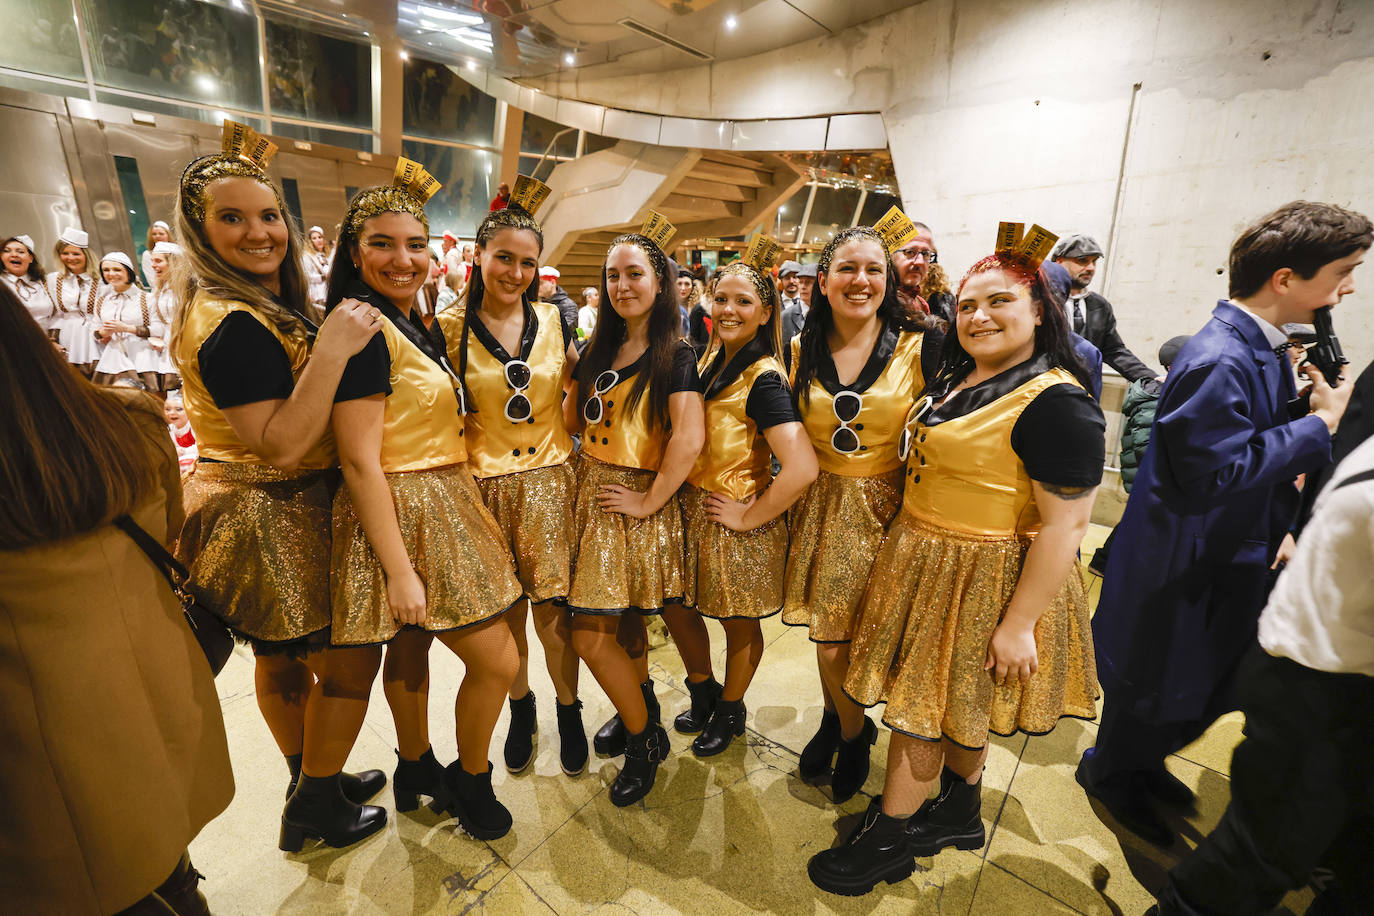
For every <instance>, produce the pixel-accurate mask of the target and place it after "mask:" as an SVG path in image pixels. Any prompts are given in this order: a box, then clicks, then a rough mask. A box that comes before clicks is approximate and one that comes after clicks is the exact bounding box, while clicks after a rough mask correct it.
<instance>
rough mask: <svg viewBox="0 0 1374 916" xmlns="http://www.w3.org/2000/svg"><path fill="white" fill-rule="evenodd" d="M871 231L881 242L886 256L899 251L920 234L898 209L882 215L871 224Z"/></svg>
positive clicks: (914, 225)
mask: <svg viewBox="0 0 1374 916" xmlns="http://www.w3.org/2000/svg"><path fill="white" fill-rule="evenodd" d="M873 231H874V232H876V233H878V237H879V238H880V239H882V240H883V247H884V248H886V249H887V253H888V254H892V252H894V251H900V250H901V248H902V246H903V245H905V244H906V243H907V242H909V241H911V240H912V239H914V238H916V236H917V235H919V234H920V230H919V229H917V228H916V224H915V223H913V222H912V221H911V219H910V217H908V216H907V215H906V214H905V213H903V212H902V210H901V208H900V207H893V208H892V209H890V210H888V211H887V212H886V213H884V214H883V218H882V219H880V220H878V221H877V222H876V223H874V224H873Z"/></svg>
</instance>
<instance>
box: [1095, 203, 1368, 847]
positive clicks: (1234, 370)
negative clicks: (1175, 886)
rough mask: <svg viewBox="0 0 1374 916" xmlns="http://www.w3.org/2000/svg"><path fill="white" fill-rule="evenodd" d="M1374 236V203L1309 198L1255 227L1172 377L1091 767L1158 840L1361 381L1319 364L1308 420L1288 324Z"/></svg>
mask: <svg viewBox="0 0 1374 916" xmlns="http://www.w3.org/2000/svg"><path fill="white" fill-rule="evenodd" d="M1371 241H1374V227H1371V224H1370V222H1369V220H1368V219H1366V218H1365V217H1364V216H1362V215H1360V214H1358V213H1352V212H1350V211H1348V210H1343V209H1341V208H1340V207H1336V206H1332V205H1329V204H1319V203H1308V202H1306V201H1298V202H1295V203H1291V204H1288V205H1286V206H1283V207H1280V208H1279V209H1278V210H1276V211H1274V212H1273V213H1271V214H1269V215H1268V216H1265V217H1264V218H1263V219H1261V220H1260V221H1259V222H1258V223H1256V224H1255V225H1253V226H1251V227H1250V228H1249V229H1247V230H1245V232H1244V233H1242V234H1241V236H1240V238H1238V239H1237V240H1236V242H1235V244H1234V245H1232V247H1231V257H1230V297H1231V298H1230V299H1229V300H1223V301H1221V302H1219V303H1218V304H1217V307H1216V310H1215V311H1214V312H1213V313H1212V320H1211V321H1209V322H1208V323H1207V324H1206V325H1205V326H1204V327H1203V328H1202V330H1200V331H1199V332H1198V333H1197V334H1195V335H1194V336H1193V338H1192V339H1191V340H1190V341H1189V342H1188V343H1187V344H1186V345H1185V346H1184V347H1183V349H1182V351H1180V353H1179V355H1178V359H1177V361H1176V362H1175V364H1174V366H1173V368H1172V371H1170V373H1169V375H1168V378H1167V380H1166V381H1165V383H1164V387H1163V389H1162V390H1161V392H1160V397H1159V406H1158V410H1157V413H1156V416H1155V424H1154V428H1153V431H1152V433H1151V438H1150V444H1149V446H1148V447H1147V448H1146V451H1145V455H1144V457H1143V458H1142V459H1141V462H1140V469H1139V472H1138V473H1137V475H1136V482H1135V486H1134V488H1133V489H1132V491H1131V496H1130V499H1129V500H1128V502H1127V504H1126V512H1125V514H1124V516H1123V517H1122V519H1121V524H1120V525H1119V526H1118V527H1117V530H1116V543H1115V544H1114V545H1113V549H1112V551H1111V554H1110V556H1109V557H1108V560H1107V569H1106V574H1105V576H1104V578H1103V584H1102V598H1101V601H1100V603H1099V604H1098V608H1097V614H1096V616H1095V618H1094V619H1093V637H1094V643H1095V645H1096V650H1097V669H1098V677H1099V679H1100V681H1101V683H1102V689H1103V691H1104V693H1105V694H1106V704H1105V706H1104V708H1103V712H1102V723H1101V726H1100V728H1099V730H1098V736H1097V746H1096V747H1094V748H1089V749H1088V750H1087V751H1086V752H1085V753H1084V755H1083V760H1082V762H1081V763H1080V764H1079V767H1078V773H1077V777H1078V781H1079V783H1080V784H1081V785H1082V786H1083V788H1084V789H1085V790H1086V791H1087V792H1088V794H1089V795H1091V796H1093V797H1094V798H1096V799H1098V800H1099V801H1100V802H1102V803H1103V804H1104V805H1105V806H1106V808H1107V810H1108V811H1110V812H1111V814H1112V815H1113V816H1114V817H1115V818H1116V819H1117V820H1118V821H1119V822H1120V823H1121V824H1122V825H1123V826H1125V827H1127V828H1128V829H1130V830H1132V831H1134V832H1135V833H1137V834H1139V835H1140V836H1142V837H1144V838H1145V839H1147V840H1149V841H1151V842H1153V843H1157V844H1159V845H1165V846H1167V845H1169V844H1170V843H1172V842H1173V831H1172V829H1171V828H1170V827H1169V826H1168V825H1167V824H1166V823H1165V821H1164V820H1163V818H1162V817H1161V816H1160V813H1159V811H1158V809H1157V808H1156V807H1155V805H1156V803H1157V802H1165V803H1169V804H1177V805H1182V806H1188V805H1191V804H1192V803H1193V795H1192V792H1191V791H1190V790H1189V789H1188V788H1187V786H1185V785H1183V783H1181V782H1180V781H1179V780H1177V779H1176V778H1174V777H1173V776H1171V775H1170V774H1169V773H1168V771H1167V770H1166V769H1165V766H1164V760H1165V758H1166V757H1168V756H1169V755H1170V754H1172V753H1174V752H1176V751H1178V750H1179V749H1181V748H1182V747H1183V746H1184V745H1186V744H1188V743H1189V742H1191V741H1193V740H1194V739H1196V738H1197V737H1198V736H1199V735H1201V734H1202V732H1203V731H1205V730H1206V729H1207V727H1208V726H1209V725H1211V723H1212V722H1214V721H1216V719H1217V718H1218V717H1219V716H1220V715H1222V714H1223V713H1226V712H1229V711H1231V710H1233V709H1235V708H1236V703H1235V700H1234V697H1233V691H1232V687H1233V680H1234V676H1235V673H1236V669H1237V666H1238V665H1239V662H1240V660H1241V658H1242V656H1243V655H1244V654H1245V652H1246V650H1247V649H1249V648H1250V647H1251V646H1252V645H1254V643H1255V630H1256V624H1257V621H1258V618H1259V613H1260V610H1261V609H1262V608H1263V606H1264V600H1265V593H1266V589H1267V583H1268V575H1267V573H1268V570H1269V565H1270V564H1271V563H1272V562H1273V559H1274V555H1275V552H1276V551H1277V549H1278V546H1279V543H1280V542H1281V541H1282V539H1283V535H1284V533H1285V532H1287V531H1288V529H1289V527H1290V525H1291V524H1292V522H1293V519H1294V515H1295V512H1296V509H1297V506H1298V500H1299V495H1298V490H1297V489H1296V487H1295V486H1294V479H1295V478H1296V477H1297V476H1298V475H1299V474H1301V473H1303V472H1306V471H1314V470H1317V469H1319V468H1321V467H1322V466H1324V465H1325V464H1327V463H1328V462H1329V461H1330V459H1331V433H1332V432H1333V431H1334V430H1335V429H1336V425H1337V423H1338V422H1339V421H1340V418H1341V414H1342V413H1343V412H1344V410H1345V405H1346V402H1347V400H1348V398H1349V396H1350V390H1351V387H1350V386H1349V385H1342V386H1340V387H1338V388H1335V389H1333V388H1331V387H1330V386H1329V385H1327V384H1326V381H1325V380H1324V379H1323V378H1322V377H1321V374H1320V373H1319V372H1312V373H1310V374H1309V377H1310V379H1311V383H1312V390H1311V411H1310V412H1309V413H1307V414H1306V415H1305V416H1302V417H1299V418H1297V419H1293V418H1292V417H1291V416H1290V412H1289V402H1290V401H1292V400H1293V399H1294V398H1295V396H1296V393H1297V392H1296V390H1295V385H1294V382H1293V373H1292V369H1291V367H1290V364H1289V361H1288V358H1287V357H1286V356H1284V355H1282V354H1281V353H1276V352H1275V348H1276V347H1279V346H1282V345H1285V344H1286V343H1287V335H1286V334H1285V333H1284V332H1283V331H1282V330H1281V327H1282V325H1283V324H1285V323H1286V322H1300V323H1304V324H1310V323H1311V321H1312V314H1313V312H1314V311H1315V310H1316V309H1318V308H1320V307H1322V306H1327V305H1335V304H1336V303H1338V302H1340V300H1341V297H1342V296H1344V295H1345V294H1346V293H1348V292H1351V291H1352V290H1353V289H1354V284H1353V282H1352V280H1351V274H1352V272H1353V271H1354V269H1355V267H1356V265H1358V264H1359V263H1360V261H1361V260H1362V259H1363V257H1364V254H1365V251H1366V250H1367V249H1368V248H1369V247H1370V244H1371ZM1285 352H1286V351H1285Z"/></svg>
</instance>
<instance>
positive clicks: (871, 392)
mask: <svg viewBox="0 0 1374 916" xmlns="http://www.w3.org/2000/svg"><path fill="white" fill-rule="evenodd" d="M922 337H923V335H922V334H921V333H920V332H919V331H900V332H898V336H897V345H896V346H895V347H894V348H893V351H892V356H891V357H890V358H889V359H888V362H887V365H886V366H885V367H884V368H883V371H882V373H881V374H880V375H879V376H878V378H877V379H875V380H874V382H873V384H871V385H869V386H868V389H867V390H865V391H862V392H860V393H861V394H862V395H863V399H864V403H863V409H862V410H861V411H859V415H858V416H857V417H856V418H855V419H854V422H853V423H851V424H850V426H851V427H853V428H854V429H855V431H856V432H857V433H858V436H859V451H857V452H853V453H852V454H849V455H843V454H841V453H839V452H837V451H835V449H834V448H832V447H831V445H830V437H831V436H833V435H834V434H835V430H837V429H839V427H840V421H839V420H838V419H836V417H835V408H834V403H835V396H834V395H832V394H831V393H830V392H829V391H827V390H826V388H825V386H824V385H823V384H821V382H820V379H818V378H815V377H813V378H812V379H811V399H810V401H807V400H804V399H801V398H798V405H799V406H800V408H801V411H802V422H803V423H804V424H805V425H806V433H807V435H808V436H810V437H811V445H812V447H813V448H815V450H816V461H817V463H818V464H819V465H820V468H821V470H822V471H828V472H830V473H831V474H838V475H840V476H841V477H876V476H877V475H879V474H886V473H887V472H889V471H893V470H896V469H897V468H899V467H901V466H902V459H901V458H899V457H898V455H897V445H898V442H899V440H900V438H901V435H902V423H903V421H904V420H905V419H906V416H907V412H908V411H909V410H910V409H911V405H912V402H913V401H914V400H915V399H916V395H917V393H918V392H920V391H921V389H923V388H924V387H925V377H924V376H923V375H922V374H921V340H922ZM877 345H881V340H880V341H879V344H877ZM877 345H875V346H877ZM800 358H801V337H800V336H797V337H794V338H792V375H791V376H790V377H789V379H788V380H789V381H794V380H795V379H796V367H797V361H798V360H799V359H800ZM860 427H862V428H860Z"/></svg>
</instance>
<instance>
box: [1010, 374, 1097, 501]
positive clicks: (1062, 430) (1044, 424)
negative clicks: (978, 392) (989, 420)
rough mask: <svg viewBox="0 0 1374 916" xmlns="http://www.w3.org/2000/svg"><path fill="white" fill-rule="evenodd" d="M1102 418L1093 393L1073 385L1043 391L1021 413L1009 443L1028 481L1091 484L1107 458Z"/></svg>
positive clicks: (1073, 485)
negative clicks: (1022, 466)
mask: <svg viewBox="0 0 1374 916" xmlns="http://www.w3.org/2000/svg"><path fill="white" fill-rule="evenodd" d="M1106 428H1107V422H1106V420H1105V419H1104V418H1103V416H1102V408H1100V407H1098V406H1097V402H1096V401H1094V400H1093V398H1092V395H1090V394H1088V392H1086V391H1084V390H1083V389H1082V388H1079V387H1078V386H1077V385H1068V384H1064V385H1055V386H1053V387H1051V388H1047V389H1045V390H1044V391H1043V392H1041V393H1040V395H1039V396H1038V397H1036V399H1035V400H1033V401H1031V402H1030V404H1029V405H1027V406H1026V409H1025V410H1024V411H1022V412H1021V416H1020V417H1019V418H1018V419H1017V421H1016V425H1015V426H1013V427H1012V430H1011V447H1012V450H1013V451H1015V452H1016V454H1017V456H1018V457H1019V458H1020V459H1021V462H1022V463H1023V464H1025V466H1026V473H1027V474H1028V475H1029V476H1030V479H1031V480H1034V481H1037V482H1039V483H1048V484H1055V485H1056V486H1061V487H1095V486H1097V485H1098V484H1099V483H1101V482H1102V465H1103V463H1104V462H1105V461H1106V457H1107V443H1106Z"/></svg>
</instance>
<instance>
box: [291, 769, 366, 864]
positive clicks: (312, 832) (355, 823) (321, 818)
mask: <svg viewBox="0 0 1374 916" xmlns="http://www.w3.org/2000/svg"><path fill="white" fill-rule="evenodd" d="M340 775H341V774H339V773H335V774H334V775H333V776H322V777H320V778H318V779H316V778H314V777H312V776H307V775H305V774H304V773H302V774H301V778H300V782H299V783H297V785H296V791H294V792H292V793H291V797H290V798H288V799H287V800H286V808H285V810H283V811H282V814H281V839H280V841H279V842H278V844H277V845H278V847H279V848H281V849H283V850H285V851H286V852H300V851H301V847H302V846H304V845H305V839H306V837H312V838H314V839H317V840H323V841H324V842H325V844H326V845H328V846H333V847H334V848H335V849H342V848H343V847H345V846H352V845H353V844H354V843H356V842H358V841H359V840H365V839H367V838H368V837H370V836H371V835H372V834H374V833H376V832H377V831H379V830H381V829H382V828H383V827H385V826H386V811H385V809H382V808H378V807H376V806H374V805H358V804H355V803H353V802H351V801H349V800H348V799H346V798H344V794H343V789H342V788H341V787H340V785H339V776H340Z"/></svg>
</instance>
